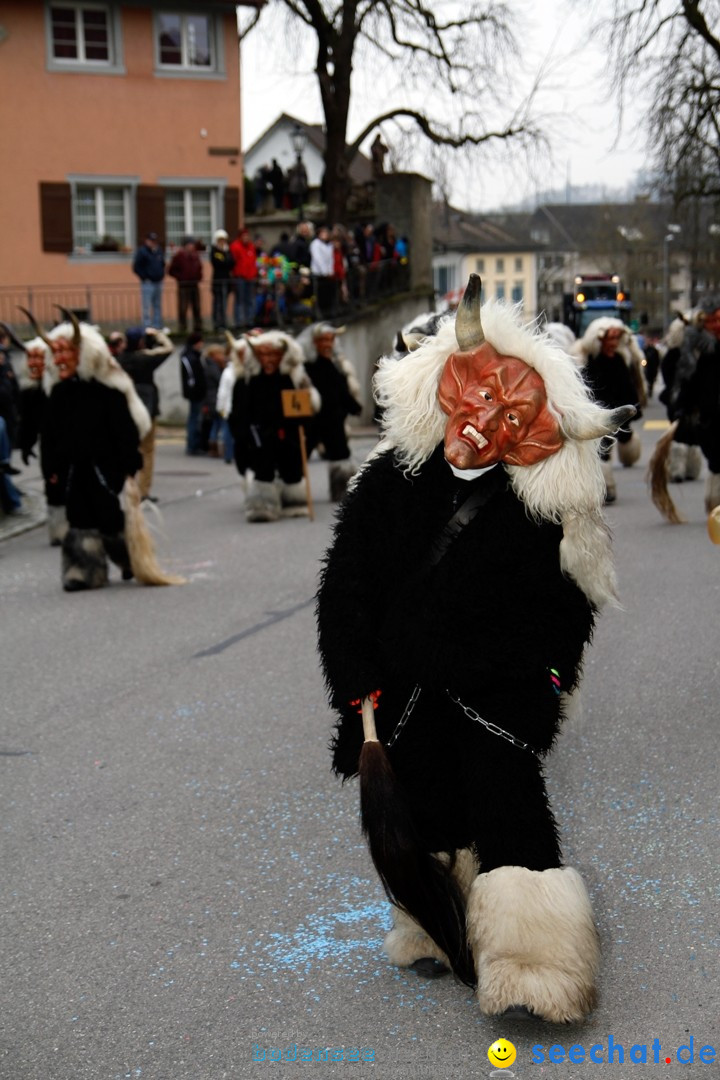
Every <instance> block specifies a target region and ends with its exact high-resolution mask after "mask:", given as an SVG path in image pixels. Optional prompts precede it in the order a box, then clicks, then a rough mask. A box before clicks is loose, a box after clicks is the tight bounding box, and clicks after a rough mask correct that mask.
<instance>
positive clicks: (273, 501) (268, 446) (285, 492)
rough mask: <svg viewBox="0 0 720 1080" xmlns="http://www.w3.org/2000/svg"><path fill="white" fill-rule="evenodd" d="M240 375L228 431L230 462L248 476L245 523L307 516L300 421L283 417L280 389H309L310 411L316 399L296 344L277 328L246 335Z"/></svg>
mask: <svg viewBox="0 0 720 1080" xmlns="http://www.w3.org/2000/svg"><path fill="white" fill-rule="evenodd" d="M245 341H246V346H247V347H246V350H245V362H244V364H243V371H242V374H241V375H240V376H239V377H238V378H237V379H236V381H235V385H234V387H233V399H232V412H231V414H230V429H231V431H232V435H233V439H234V441H235V464H236V465H237V468H238V472H239V473H240V474H241V476H243V477H244V476H245V475H246V472H247V471H248V470H249V471H250V473H251V474H252V475H251V477H250V479H249V483H248V489H247V495H246V499H245V518H246V520H247V521H254V522H258V521H277V520H279V518H280V517H281V516H290V517H292V516H300V515H302V514H307V512H308V507H307V493H306V490H305V485H304V483H303V465H302V455H301V450H300V431H299V428H300V423H301V420H299V419H295V418H293V417H291V416H286V415H285V411H284V408H283V391H286V390H309V391H310V400H311V404H312V408H313V411H314V412H317V411H318V410H319V408H320V395H319V394H318V392H317V390H316V389H315V388H314V387H313V385H312V383H311V382H310V378H309V377H308V374H307V371H306V370H305V366H304V364H303V351H302V348H301V347H300V345H298V343H297V342H296V341H295V340H294V338H292V337H290V336H289V335H288V334H284V333H282V332H281V331H279V330H268V331H267V332H266V333H263V334H256V335H254V336H253V335H248V336H247V337H246V339H245Z"/></svg>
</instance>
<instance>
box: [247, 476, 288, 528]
mask: <svg viewBox="0 0 720 1080" xmlns="http://www.w3.org/2000/svg"><path fill="white" fill-rule="evenodd" d="M279 517H280V492H279V491H278V489H277V484H275V483H272V484H269V483H267V481H264V480H255V479H254V478H253V479H252V480H251V481H250V485H249V487H248V493H247V495H246V496H245V520H246V521H277V520H278V519H279Z"/></svg>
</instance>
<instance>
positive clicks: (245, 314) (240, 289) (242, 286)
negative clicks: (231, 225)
mask: <svg viewBox="0 0 720 1080" xmlns="http://www.w3.org/2000/svg"><path fill="white" fill-rule="evenodd" d="M230 254H231V255H232V257H233V259H234V260H235V265H234V266H233V269H232V282H233V288H234V290H235V329H236V330H243V329H249V328H250V327H252V326H254V325H255V285H256V281H257V250H256V248H255V245H254V244H253V242H252V240H251V239H250V232H249V230H248V229H240V230H239V231H238V234H237V237H236V239H235V240H233V242H232V244H231V245H230Z"/></svg>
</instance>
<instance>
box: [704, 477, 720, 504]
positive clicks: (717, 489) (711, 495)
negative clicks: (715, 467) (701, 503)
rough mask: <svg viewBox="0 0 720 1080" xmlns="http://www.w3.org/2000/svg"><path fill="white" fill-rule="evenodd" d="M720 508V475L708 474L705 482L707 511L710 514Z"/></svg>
mask: <svg viewBox="0 0 720 1080" xmlns="http://www.w3.org/2000/svg"><path fill="white" fill-rule="evenodd" d="M716 506H720V473H712V472H711V473H708V475H707V480H706V481H705V510H706V512H707V513H708V514H709V513H711V511H713V510H714V509H715V507H716Z"/></svg>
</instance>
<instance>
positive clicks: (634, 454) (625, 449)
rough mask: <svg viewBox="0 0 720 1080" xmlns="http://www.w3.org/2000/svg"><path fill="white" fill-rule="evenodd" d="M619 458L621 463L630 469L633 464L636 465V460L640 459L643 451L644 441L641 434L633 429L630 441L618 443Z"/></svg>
mask: <svg viewBox="0 0 720 1080" xmlns="http://www.w3.org/2000/svg"><path fill="white" fill-rule="evenodd" d="M617 448H618V458H619V459H620V464H621V465H624V466H625V468H626V469H628V468H629V467H630V466H631V465H634V464H635V462H636V461H639V460H640V454H641V453H642V443H641V442H640V436H639V435H638V433H637V432H636V431H633V433H632V435H631V436H630V441H629V442H625V443H621V442H619V443H618V444H617Z"/></svg>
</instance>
